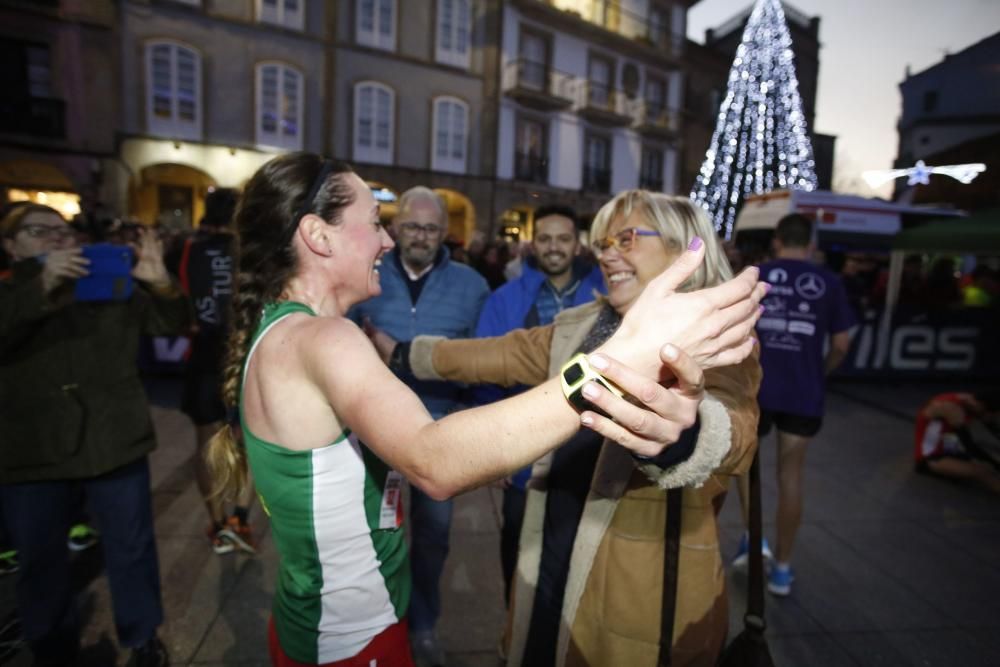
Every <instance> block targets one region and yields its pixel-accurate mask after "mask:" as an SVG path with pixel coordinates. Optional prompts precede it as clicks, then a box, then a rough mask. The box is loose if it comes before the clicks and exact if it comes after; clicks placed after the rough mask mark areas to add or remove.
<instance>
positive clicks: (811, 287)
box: [795, 272, 826, 301]
mask: <svg viewBox="0 0 1000 667" xmlns="http://www.w3.org/2000/svg"><path fill="white" fill-rule="evenodd" d="M795 291H796V292H797V293H798V295H799V296H801V297H802V298H803V299H809V300H810V301H815V300H816V299H819V298H821V297H822V296H823V295H824V294H826V282H824V280H823V279H822V278H821V277H820V276H819V275H817V274H815V273H812V272H810V273H803V274H801V275H800V276H799V277H798V278H796V279H795Z"/></svg>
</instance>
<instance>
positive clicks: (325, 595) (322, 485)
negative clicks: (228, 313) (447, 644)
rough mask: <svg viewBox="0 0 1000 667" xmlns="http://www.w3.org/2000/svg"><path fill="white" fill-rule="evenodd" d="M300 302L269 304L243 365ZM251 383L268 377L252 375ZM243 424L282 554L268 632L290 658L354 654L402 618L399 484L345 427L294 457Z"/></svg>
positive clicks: (405, 569) (405, 580) (404, 584)
mask: <svg viewBox="0 0 1000 667" xmlns="http://www.w3.org/2000/svg"><path fill="white" fill-rule="evenodd" d="M297 312H305V313H308V314H310V315H314V316H315V313H314V312H313V311H312V310H311V309H310V308H309V307H308V306H305V305H303V304H301V303H295V302H283V303H278V304H273V305H270V306H267V307H266V308H265V309H264V314H263V317H262V319H261V323H260V325H259V326H258V328H257V331H256V333H255V334H254V337H253V342H252V344H251V348H250V353H249V354H248V355H247V360H246V363H245V364H244V367H243V375H244V379H245V377H246V368H247V366H248V365H249V363H250V358H251V357H252V356H253V353H254V350H256V348H257V345H258V344H259V343H260V341H261V339H262V338H263V337H264V336H265V335H266V334H267V332H268V330H269V329H270V328H271V327H272V326H274V325H275V324H276V323H277V322H278V321H280V320H281V319H282V318H284V317H286V316H288V315H290V314H292V313H297ZM258 381H261V382H266V381H267V378H266V377H264V376H258ZM240 425H241V426H242V427H243V439H244V442H245V443H246V451H247V458H248V460H249V462H250V469H251V471H252V473H253V480H254V484H255V485H256V487H257V493H258V495H259V496H260V501H261V506H262V507H263V508H264V510H265V511H266V512H267V513H268V515H269V516H270V517H271V533H272V535H273V536H274V541H275V544H276V546H277V549H278V554H279V556H280V561H279V568H278V581H277V587H276V588H277V590H276V593H275V598H274V606H273V613H274V625H275V629H276V630H277V633H278V639H279V640H280V642H281V646H282V648H283V649H284V650H285V653H286V654H288V656H289V657H290V658H292V659H293V660H297V661H299V662H304V663H312V664H316V663H325V662H332V661H334V660H342V659H344V658H349V657H351V656H354V655H356V654H358V653H359V652H360V651H361V649H363V648H364V647H365V645H366V644H368V642H369V641H371V640H372V638H373V637H375V635H377V634H379V633H380V632H382V631H383V630H385V629H386V628H387V627H389V626H390V625H392V624H393V623H396V622H397V621H399V620H400V619H401V618H403V616H404V615H405V614H406V609H407V607H408V605H409V602H410V565H409V561H408V556H407V550H406V543H405V541H404V539H403V530H402V517H403V508H402V501H401V492H402V477H401V476H400V475H399V473H397V472H395V471H393V470H391V469H390V468H389V467H388V466H387V465H386V464H385V463H384V462H383V461H381V460H380V459H379V458H378V457H377V456H376V455H375V454H374V453H373V452H372V451H371V450H369V449H368V448H367V447H365V445H364V444H363V443H361V442H359V441H358V439H357V437H356V436H355V435H354V434H352V433H351V432H350V431H349V430H347V429H345V430H344V432H343V433H341V435H340V436H339V437H338V438H337V440H336V441H335V442H333V443H332V444H330V445H327V446H326V447H321V448H319V449H313V450H308V451H292V450H290V449H286V448H284V447H282V446H281V445H280V444H275V443H271V442H266V441H264V440H262V439H260V438H258V437H257V436H255V435H254V434H253V432H252V431H251V430H250V429H249V428H248V427H247V424H246V421H245V420H244V418H243V396H242V389H241V392H240Z"/></svg>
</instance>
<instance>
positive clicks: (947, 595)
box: [0, 381, 1000, 667]
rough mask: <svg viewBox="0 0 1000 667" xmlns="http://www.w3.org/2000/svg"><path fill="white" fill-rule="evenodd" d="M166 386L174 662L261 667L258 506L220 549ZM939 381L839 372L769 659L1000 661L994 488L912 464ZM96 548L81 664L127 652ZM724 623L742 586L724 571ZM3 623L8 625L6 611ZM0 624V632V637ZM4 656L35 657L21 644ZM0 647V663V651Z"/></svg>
mask: <svg viewBox="0 0 1000 667" xmlns="http://www.w3.org/2000/svg"><path fill="white" fill-rule="evenodd" d="M175 388H176V387H175V384H174V383H170V382H163V381H159V382H156V383H154V384H153V385H152V395H153V399H154V402H155V403H156V407H154V419H155V423H156V428H157V432H158V436H159V441H160V448H159V449H158V450H157V451H156V452H155V453H154V454H153V456H152V468H153V491H154V511H155V514H156V535H157V538H158V543H159V553H160V567H161V577H162V582H163V597H164V604H165V608H166V616H167V621H166V623H165V624H164V626H163V628H162V637H163V639H164V641H165V643H166V644H167V645H168V647H169V650H170V652H171V655H172V660H173V662H172V664H173V665H178V666H180V665H206V666H207V665H218V666H221V665H240V666H242V667H256V666H260V667H264V666H265V665H268V664H269V662H268V659H267V642H266V623H267V618H268V614H269V602H270V598H271V594H272V591H273V590H274V580H275V570H276V563H277V555H276V553H275V550H274V544H273V541H272V540H271V539H270V535H269V532H268V527H267V521H266V519H265V518H263V517H262V514H261V513H260V512H259V510H255V513H254V515H253V517H252V522H253V523H254V525H255V527H256V528H257V534H258V538H259V541H260V554H259V555H258V556H257V557H247V556H243V555H228V556H222V557H220V556H216V555H215V554H214V553H213V552H212V551H211V549H210V548H209V545H208V542H207V540H206V539H205V536H204V532H203V531H204V527H205V523H206V521H205V516H204V511H203V509H202V504H201V500H200V498H199V497H198V492H197V489H196V487H195V483H194V478H193V474H192V456H193V453H194V445H193V429H192V427H191V426H190V424H189V422H188V421H187V420H186V418H185V417H184V416H183V415H181V414H180V413H179V412H178V411H177V410H176V409H175V407H174V405H175V404H176V398H175V393H174V389H175ZM951 388H954V387H952V386H950V385H942V384H935V385H929V384H919V383H917V384H914V383H909V384H904V385H902V386H889V385H882V384H860V383H837V384H835V385H834V386H833V387H832V391H831V394H830V397H829V400H828V403H827V409H828V413H827V419H826V423H825V425H824V428H823V430H822V432H821V433H820V435H819V436H818V437H817V439H816V440H815V442H814V443H812V445H811V446H810V447H811V449H810V452H809V458H808V463H807V472H806V489H807V491H806V492H807V502H806V509H805V516H804V524H803V527H802V531H801V533H800V537H799V543H798V547H797V551H796V557H795V565H796V569H797V581H796V583H795V586H794V591H793V594H792V596H791V597H789V598H786V599H780V600H778V599H775V598H774V597H771V596H768V597H767V604H768V609H767V618H768V623H769V630H768V632H769V636H770V645H771V648H772V653H773V654H774V657H775V662H776V663H777V665H778V666H779V667H799V666H808V667H822V666H826V665H829V666H838V667H839V666H854V665H865V666H883V665H884V666H887V667H890V666H891V667H897V666H905V665H920V666H951V665H954V666H961V667H974V666H979V665H982V666H984V667H985V666H987V665H997V664H1000V661H998V658H997V656H998V655H1000V613H998V602H997V600H998V599H1000V567H998V566H997V565H998V563H1000V499H998V498H997V497H994V496H991V495H989V494H988V493H986V492H985V491H980V490H978V489H975V488H966V487H961V486H959V485H956V484H952V483H949V482H944V481H939V480H936V479H931V478H928V477H924V476H920V475H917V474H915V473H914V472H913V468H912V459H911V447H912V422H911V419H912V417H911V416H912V415H913V414H914V412H915V410H916V408H917V407H918V406H919V405H920V403H921V402H922V401H923V400H924V399H925V398H926V397H927V396H929V395H931V394H932V393H934V392H936V391H939V390H944V389H951ZM762 448H763V449H762V451H763V468H762V472H763V475H762V478H763V481H764V484H763V488H764V512H765V514H764V517H765V533H766V534H768V535H770V536H771V537H772V538H773V525H772V520H773V512H774V497H775V484H774V440H773V436H771V437H770V438H768V439H765V440H764V442H763V443H762ZM734 496H735V493H734V494H732V495H731V497H730V498H729V501H728V502H727V503H726V506H725V509H724V511H723V514H722V521H721V526H722V535H721V537H722V544H723V549H724V553H726V554H727V555H731V554H732V553H733V551H734V549H735V545H736V542H737V540H738V538H739V533H740V530H741V525H740V522H739V518H738V505H739V503H738V502H737V500H736V498H735V497H734ZM499 503H500V492H499V491H497V490H495V489H482V490H479V491H476V492H473V493H469V494H467V495H465V496H462V497H461V498H459V499H457V501H456V509H455V518H454V525H453V527H452V553H451V557H450V558H449V561H448V565H447V568H446V571H445V574H444V578H443V582H442V583H443V589H444V616H443V618H442V621H441V625H440V634H441V636H442V639H443V642H444V644H445V647H446V649H447V651H448V658H449V665H453V666H455V667H496V665H498V664H499V663H498V660H497V655H496V645H497V638H498V636H499V634H500V629H501V624H502V622H503V597H502V592H501V577H500V563H499ZM100 559H101V558H100V550H99V549H94V550H91V551H89V552H85V553H84V554H82V555H79V556H77V557H76V560H75V562H74V567H75V568H76V571H77V575H78V579H79V581H80V582H81V591H80V595H79V601H78V602H79V605H80V608H81V610H82V613H83V616H84V617H85V618H86V619H87V621H86V627H85V637H84V639H85V645H86V646H87V647H88V648H87V655H88V663H89V664H92V665H94V666H97V667H112V666H114V665H118V664H124V661H125V660H126V658H127V654H126V653H125V652H123V651H120V650H118V648H117V645H116V643H115V638H114V629H113V626H112V623H111V619H110V612H109V609H110V601H109V597H108V591H107V585H106V583H107V582H106V581H105V579H104V578H103V576H102V575H101V574H100V567H101V562H100ZM729 583H730V587H729V590H730V598H731V601H732V608H731V617H732V628H733V632H734V633H735V632H736V631H738V629H739V627H740V624H741V620H740V619H741V616H742V609H743V598H744V592H745V585H746V580H745V578H744V577H743V576H742V575H740V574H732V573H731V574H730V577H729ZM13 586H14V577H13V576H7V577H3V578H2V579H0V621H5V620H6V621H9V620H10V618H11V617H12V614H13ZM4 624H5V625H6V624H7V623H6V622H5V623H4ZM0 634H2V633H0ZM6 660H7V664H10V665H12V666H15V667H22V666H27V665H30V663H31V661H30V658H29V657H28V656H27V655H26V651H20V652H15V653H14V655H12V656H9V657H8V658H7V659H6ZM2 662H4V659H2V658H0V663H2Z"/></svg>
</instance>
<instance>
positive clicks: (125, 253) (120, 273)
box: [74, 243, 134, 301]
mask: <svg viewBox="0 0 1000 667" xmlns="http://www.w3.org/2000/svg"><path fill="white" fill-rule="evenodd" d="M81 250H82V254H83V256H84V257H86V258H87V259H89V260H90V266H89V267H87V268H88V270H89V271H90V273H89V275H87V276H85V277H83V278H79V279H77V281H76V288H75V292H74V294H75V296H76V300H77V301H125V300H127V299H128V298H129V297H131V296H132V289H133V286H134V285H133V281H132V265H133V263H134V262H133V253H132V248H130V247H129V246H125V245H115V244H113V243H94V244H92V245H85V246H83V247H82V248H81Z"/></svg>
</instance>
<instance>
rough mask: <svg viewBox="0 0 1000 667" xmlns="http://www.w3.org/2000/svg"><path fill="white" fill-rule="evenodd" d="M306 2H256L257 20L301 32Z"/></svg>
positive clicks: (288, 0) (270, 0)
mask: <svg viewBox="0 0 1000 667" xmlns="http://www.w3.org/2000/svg"><path fill="white" fill-rule="evenodd" d="M305 3H306V0H257V20H258V21H260V22H261V23H270V24H271V25H280V26H281V27H283V28H291V29H292V30H302V29H303V28H304V26H305V7H304V5H305Z"/></svg>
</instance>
